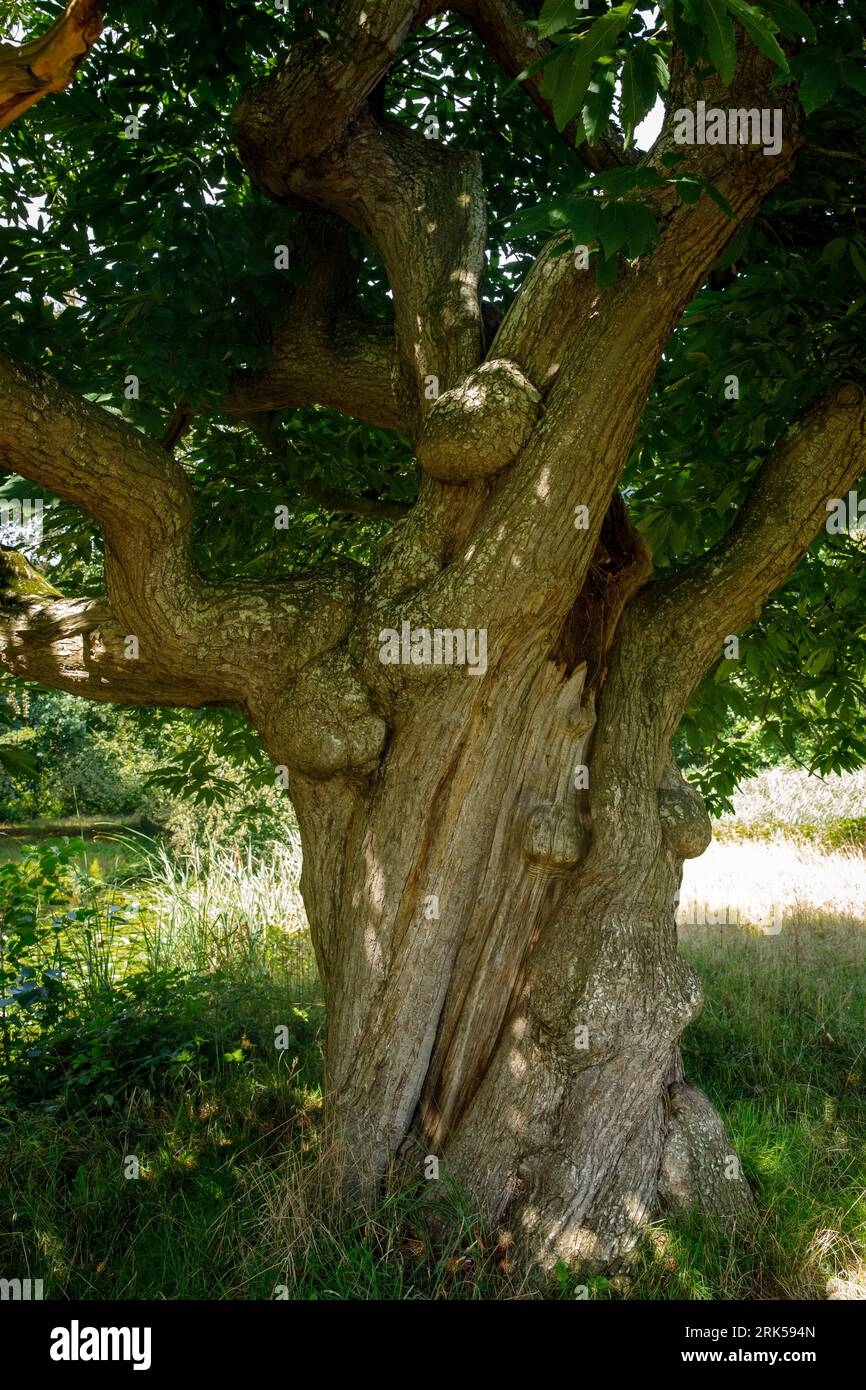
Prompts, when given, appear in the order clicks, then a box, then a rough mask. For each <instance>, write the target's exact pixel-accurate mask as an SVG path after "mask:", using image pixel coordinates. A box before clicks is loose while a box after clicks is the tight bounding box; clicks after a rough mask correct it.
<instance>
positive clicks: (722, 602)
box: [633, 382, 866, 703]
mask: <svg viewBox="0 0 866 1390" xmlns="http://www.w3.org/2000/svg"><path fill="white" fill-rule="evenodd" d="M864 473H866V392H864V390H863V388H862V387H861V386H859V385H857V384H855V383H853V382H846V383H844V384H843V385H840V386H839V387H837V388H836V389H835V390H833V391H830V392H828V393H826V394H824V395H822V396H819V397H818V398H817V399H816V400H815V401H813V403H812V405H811V406H810V407H809V409H808V411H807V412H806V414H805V415H804V417H803V419H802V420H801V421H799V422H798V423H797V424H796V425H794V426H793V427H792V428H791V429H790V430H789V431H788V433H787V434H786V435H785V436H784V438H783V439H782V440H780V442H779V443H778V444H777V445H776V447H775V448H774V449H773V450H772V452H771V453H770V454H769V455H768V457H767V459H766V461H765V462H764V464H763V466H762V468H761V470H760V472H759V473H758V476H757V478H756V479H755V482H754V483H753V485H752V488H751V491H750V492H749V495H748V498H747V500H746V502H745V504H744V506H743V508H742V511H741V512H740V514H739V516H738V517H737V519H736V521H735V522H734V525H733V526H732V527H731V529H730V531H729V532H728V533H727V535H725V536H723V537H722V539H721V540H720V541H719V542H718V544H717V545H715V546H713V548H712V549H711V550H709V551H708V552H707V554H706V555H704V556H703V557H702V558H701V559H700V560H697V561H695V563H694V564H692V565H690V566H689V567H688V568H687V569H686V570H684V571H683V572H682V573H681V574H679V575H676V576H675V577H674V578H672V579H668V580H665V581H663V582H661V583H657V584H653V585H651V586H650V587H649V588H648V589H647V590H646V591H645V592H644V594H642V595H641V596H640V597H639V599H638V600H637V601H636V604H635V616H634V619H633V622H634V623H635V624H637V627H638V628H639V629H640V633H641V641H640V648H641V651H642V652H643V653H644V654H645V655H644V657H642V658H640V659H641V660H645V656H646V654H649V653H652V654H653V655H652V658H651V659H652V660H654V661H655V660H660V661H661V662H662V663H663V665H664V667H665V668H669V673H668V678H667V681H666V688H667V689H668V691H669V692H670V694H671V696H672V697H673V698H674V699H675V700H677V699H678V700H680V701H681V702H682V703H684V702H685V699H686V698H687V696H688V695H689V694H690V693H691V690H692V688H693V687H694V686H695V685H696V684H697V682H698V680H699V679H700V678H701V676H702V675H703V674H704V673H705V671H707V670H708V669H709V667H710V666H711V665H712V664H713V662H714V661H715V659H716V657H717V656H718V653H719V650H720V648H721V645H722V642H723V641H724V639H725V638H726V637H727V636H729V635H731V634H734V633H737V632H739V631H740V630H741V629H742V628H743V627H745V626H746V625H747V624H748V623H750V622H752V621H754V619H755V618H757V617H758V616H759V614H760V612H761V609H762V608H763V606H764V604H765V603H766V602H767V600H768V599H769V598H770V596H771V595H772V594H773V593H774V592H775V591H776V589H778V588H779V586H780V585H781V584H782V583H783V582H784V580H785V579H786V578H787V577H788V575H789V574H790V573H791V572H792V571H793V569H794V568H795V566H796V565H797V564H798V563H799V561H800V560H801V559H802V557H803V555H804V554H805V552H806V550H807V549H808V547H809V546H810V545H811V543H812V541H813V540H814V539H815V537H816V535H818V534H819V532H820V530H821V527H822V525H823V524H824V523H825V522H826V520H827V503H828V502H829V501H830V500H831V499H834V498H842V499H844V498H846V496H847V493H848V490H849V488H852V487H853V486H854V484H855V483H856V482H857V481H858V479H859V478H861V477H862V476H863V474H864Z"/></svg>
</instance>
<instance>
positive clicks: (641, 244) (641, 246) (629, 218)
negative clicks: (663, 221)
mask: <svg viewBox="0 0 866 1390" xmlns="http://www.w3.org/2000/svg"><path fill="white" fill-rule="evenodd" d="M623 206H624V209H625V216H626V224H627V227H628V235H627V239H626V246H627V248H628V254H629V255H630V256H631V257H635V256H642V255H644V254H645V253H646V252H647V251H649V250H651V249H652V247H653V246H654V245H655V244H656V242H657V241H658V239H659V228H658V223H657V222H656V220H655V218H654V217H653V215H652V213H651V212H650V210H649V208H648V207H646V206H645V204H644V203H624V204H623Z"/></svg>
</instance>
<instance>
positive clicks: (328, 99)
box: [234, 0, 485, 433]
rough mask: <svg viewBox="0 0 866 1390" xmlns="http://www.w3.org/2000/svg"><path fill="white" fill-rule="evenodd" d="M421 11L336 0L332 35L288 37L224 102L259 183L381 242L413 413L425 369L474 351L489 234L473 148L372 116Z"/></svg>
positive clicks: (472, 358)
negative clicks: (286, 46) (282, 56)
mask: <svg viewBox="0 0 866 1390" xmlns="http://www.w3.org/2000/svg"><path fill="white" fill-rule="evenodd" d="M421 15H422V8H421V6H420V5H419V4H417V3H414V4H407V3H406V2H405V0H382V3H380V4H377V5H374V6H373V5H362V4H360V3H358V0H343V2H342V3H340V4H338V5H337V6H336V7H335V11H334V25H335V42H333V43H330V42H327V41H325V40H323V39H319V38H316V39H310V40H308V41H306V42H305V43H303V44H299V45H297V47H295V48H293V49H291V50H290V52H289V55H288V57H287V59H286V62H285V64H284V65H283V66H282V67H281V68H280V69H279V71H278V72H276V73H275V74H274V75H273V76H272V77H269V78H267V79H266V80H265V81H263V82H259V83H256V84H255V85H254V86H253V87H251V88H250V89H249V90H248V91H247V92H246V93H245V94H244V96H243V97H242V99H241V101H240V102H239V104H238V107H237V109H236V111H235V113H234V119H235V132H236V139H237V144H238V149H239V151H240V154H241V158H242V159H243V161H244V164H245V165H246V168H247V170H248V172H249V174H250V177H251V178H252V180H253V182H254V183H255V184H256V186H257V187H258V188H260V189H261V190H262V192H264V193H265V194H266V195H267V196H268V197H270V198H272V199H273V200H274V201H275V202H283V203H288V204H291V205H295V206H302V207H308V208H319V209H322V210H325V211H328V212H333V213H336V214H338V215H339V216H340V217H342V218H344V219H345V220H346V221H347V222H349V223H350V225H352V226H353V227H355V228H356V229H358V230H359V231H361V232H363V233H364V235H365V236H368V237H369V238H370V240H371V241H372V242H373V243H374V245H375V246H376V247H377V249H378V250H379V253H380V254H381V256H382V260H383V262H384V265H385V269H386V272H387V275H388V279H389V282H390V285H391V289H392V292H393V297H394V314H395V331H396V341H397V350H398V353H399V357H400V362H401V365H402V369H403V370H404V371H405V372H407V373H408V374H409V377H410V379H411V380H412V382H413V383H414V388H415V399H414V407H415V414H416V419H417V418H420V415H421V413H422V412H423V410H424V408H425V405H426V402H427V401H429V400H430V399H431V398H432V392H431V389H429V381H428V379H429V378H435V379H436V382H437V383H438V388H439V389H441V390H445V389H447V388H448V387H451V386H454V385H456V384H457V383H458V382H459V381H461V380H462V378H463V377H464V376H465V375H466V373H467V372H469V371H470V370H471V369H472V368H473V367H474V366H476V365H477V363H478V360H479V358H480V355H481V342H482V323H481V306H480V298H479V285H480V281H481V275H482V271H483V265H484V239H485V211H484V200H483V194H482V186H481V169H480V160H479V158H478V156H477V155H474V154H467V153H463V152H461V151H458V150H454V149H450V148H443V147H442V146H441V145H440V144H439V142H438V141H436V140H426V139H425V138H424V137H423V135H422V134H421V133H419V132H413V131H411V130H409V129H407V128H406V127H405V126H401V125H398V124H395V123H392V122H380V121H378V120H377V119H376V118H375V116H374V115H373V114H372V112H371V110H370V107H369V104H368V102H367V98H368V96H369V94H370V92H371V91H372V90H373V88H374V87H375V86H376V85H377V84H378V83H379V82H380V81H381V80H382V78H383V77H384V76H385V74H386V73H387V71H388V68H389V66H390V64H391V63H392V61H393V59H394V56H395V54H396V52H397V50H398V49H399V47H400V44H401V42H402V41H403V38H404V37H405V35H406V33H407V32H408V30H409V28H410V27H411V25H412V24H413V23H415V22H417V21H418V20H419V19H420V17H421ZM434 389H435V388H434ZM408 428H409V430H410V433H414V429H413V428H412V422H410V424H409V426H408Z"/></svg>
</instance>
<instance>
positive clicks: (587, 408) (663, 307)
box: [440, 42, 801, 624]
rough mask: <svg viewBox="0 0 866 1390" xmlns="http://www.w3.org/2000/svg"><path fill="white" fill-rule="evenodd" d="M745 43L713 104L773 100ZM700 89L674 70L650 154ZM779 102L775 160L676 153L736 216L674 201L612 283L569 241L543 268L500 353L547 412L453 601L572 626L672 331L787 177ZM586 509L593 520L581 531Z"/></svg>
mask: <svg viewBox="0 0 866 1390" xmlns="http://www.w3.org/2000/svg"><path fill="white" fill-rule="evenodd" d="M740 48H741V52H740V61H739V66H738V70H737V77H736V80H735V82H734V83H733V84H732V86H731V88H730V89H726V88H721V87H720V84H719V83H718V82H717V81H716V80H715V79H714V80H713V81H712V82H708V83H707V84H706V87H705V92H704V95H705V98H706V100H707V101H708V103H710V102H713V101H717V102H718V104H719V105H723V106H724V107H725V108H728V107H737V108H740V107H746V108H748V107H753V106H757V107H761V106H763V104H764V102H765V100H766V88H767V84H768V81H769V78H770V76H771V74H772V70H773V69H772V65H771V64H770V61H769V59H766V58H765V57H764V56H763V55H762V54H760V53H759V52H758V51H757V49H755V48H754V47H753V46H752V45H751V44H748V43H745V42H743V43H741V45H740ZM693 95H694V91H693V87H692V85H691V79H690V78H689V77H688V74H687V72H686V70H685V69H684V68H683V67H682V66H676V67H675V72H674V77H673V79H672V101H671V109H670V111H669V114H668V120H667V123H666V126H665V129H664V130H663V133H662V136H661V138H660V141H659V143H658V145H657V147H656V149H655V150H654V152H653V155H652V159H653V160H658V159H659V158H660V156H661V154H662V153H663V152H664V151H665V150H667V149H670V148H671V146H672V144H673V134H672V131H673V124H674V112H675V110H676V109H678V106H679V105H680V104H685V103H686V100H687V98H689V97H690V96H693ZM776 99H777V100H778V102H779V108H780V109H781V111H782V122H783V136H784V138H783V142H782V146H781V150H780V152H779V154H778V155H776V156H774V157H767V156H765V155H764V154H763V151H762V149H761V148H757V147H755V146H740V145H734V146H731V145H695V146H691V147H688V146H686V147H683V146H678V147H677V148H678V149H679V150H680V152H685V153H687V161H686V167H687V169H688V171H689V172H691V173H694V174H696V175H698V176H700V177H702V178H706V179H710V180H711V181H712V182H714V183H715V184H716V186H717V187H718V188H719V189H720V190H721V192H722V193H723V194H724V195H725V197H726V198H727V200H728V202H729V203H730V205H731V208H732V210H733V213H734V217H733V219H732V218H730V217H728V216H727V215H726V213H725V212H724V211H723V210H722V209H721V208H720V207H718V206H717V205H716V203H715V202H713V201H711V200H710V198H709V197H707V196H704V197H702V198H701V199H700V201H699V202H698V203H697V204H695V205H688V206H687V205H684V204H682V203H679V202H676V203H675V204H674V205H673V206H670V207H669V208H668V210H667V211H664V209H663V230H662V235H661V240H660V243H659V245H658V247H657V249H656V250H655V252H654V253H653V254H652V255H646V256H643V257H641V258H640V259H639V260H637V261H635V262H633V263H632V264H630V265H628V266H626V267H625V268H624V269H622V270H621V272H620V275H619V279H618V281H617V283H616V284H615V285H614V286H613V287H612V288H611V289H609V290H600V289H599V288H598V287H597V286H596V284H595V283H594V277H593V276H592V274H591V273H588V272H587V271H585V270H581V269H578V268H576V267H575V264H574V260H573V258H572V257H571V256H570V255H568V254H565V255H558V254H557V251H559V250H561V249H562V246H561V242H562V239H561V238H559V239H557V241H555V242H554V243H552V244H551V245H550V246H549V247H548V248H547V250H546V251H545V252H544V253H543V254H542V256H541V257H540V258H539V260H538V262H537V263H536V265H535V266H534V267H533V269H532V271H531V272H530V275H529V276H528V278H527V280H526V282H525V284H524V286H523V287H522V289H521V291H520V293H519V294H518V296H517V298H516V300H515V302H514V304H513V305H512V307H511V308H510V310H509V313H508V314H507V315H506V317H505V319H504V321H503V324H502V326H501V328H500V330H499V332H498V334H497V336H496V339H495V341H494V343H493V345H492V347H491V349H490V353H489V358H490V359H491V360H508V361H510V362H513V363H515V364H516V365H517V367H518V368H519V369H520V370H521V371H522V372H523V374H524V375H525V377H526V378H527V379H528V380H529V382H531V383H532V385H533V386H534V387H535V388H536V389H537V390H539V391H540V392H541V393H542V396H543V398H544V406H545V409H544V415H543V417H542V419H541V421H540V423H539V425H538V427H537V428H536V429H535V430H534V431H533V432H532V434H531V435H530V437H529V440H528V442H527V444H526V447H525V448H524V449H523V451H522V453H521V454H520V456H519V457H518V458H517V460H516V461H515V463H514V465H513V467H512V468H511V470H510V472H509V473H507V474H506V475H504V478H503V480H502V483H501V485H500V487H499V488H498V490H497V491H496V492H495V493H494V496H493V498H492V500H491V503H490V505H489V506H488V507H487V508H486V509H485V511H484V512H483V513H482V516H481V518H480V521H479V523H478V525H477V527H476V529H475V530H474V532H473V533H472V534H471V535H470V538H469V544H468V546H467V548H466V551H465V554H464V558H463V564H462V565H461V566H460V567H459V570H458V569H455V571H454V572H452V573H449V574H447V575H445V576H443V578H442V580H441V583H440V588H441V591H442V599H443V602H444V603H445V605H446V608H447V607H449V606H451V605H453V604H454V602H455V600H459V597H460V595H461V593H462V594H465V595H467V596H470V595H471V596H472V597H473V600H474V601H480V600H484V601H486V602H489V604H490V605H491V608H490V609H488V611H491V612H494V613H495V612H496V611H497V609H501V610H502V613H503V615H504V616H506V615H507V614H508V613H509V612H510V613H512V614H514V613H518V612H521V613H524V612H527V609H526V608H525V607H523V606H522V605H529V608H528V612H530V613H532V612H534V613H536V614H537V615H538V617H539V620H540V621H547V615H548V614H549V615H550V616H551V620H552V621H553V622H555V623H557V624H558V623H559V622H561V620H562V617H563V616H564V612H565V611H566V609H567V606H568V604H569V602H571V601H573V599H574V596H575V595H576V594H577V593H578V592H579V591H580V589H581V588H582V585H583V583H584V580H585V577H586V572H587V569H588V566H589V565H590V563H591V561H592V556H593V554H594V551H595V547H596V545H597V542H598V538H599V534H600V530H601V526H602V523H603V520H604V517H605V515H606V513H607V510H608V505H609V502H610V498H611V496H612V493H613V490H614V489H615V487H616V485H617V482H618V480H619V477H620V474H621V471H622V469H623V467H624V465H625V462H626V460H627V458H628V456H629V453H630V451H631V448H632V445H633V442H634V438H635V433H636V431H637V428H638V425H639V423H640V420H641V417H642V414H643V411H644V408H645V405H646V401H647V398H648V395H649V392H650V390H651V387H652V383H653V380H654V378H655V374H656V371H657V368H658V364H659V361H660V359H661V355H662V353H663V351H664V347H665V344H666V342H667V341H668V338H669V337H670V334H671V332H672V331H673V329H674V327H675V325H676V323H677V321H678V319H679V317H680V315H681V313H682V311H683V309H684V308H685V307H686V305H687V304H688V303H689V302H690V300H691V299H692V298H693V296H694V295H695V293H696V292H697V290H698V289H699V288H700V285H701V283H702V282H703V280H704V279H705V277H706V275H707V273H708V271H709V269H710V267H711V266H712V264H713V262H714V261H715V260H716V259H717V258H718V256H719V255H720V253H721V252H722V250H723V249H724V247H725V246H726V244H727V243H728V241H729V240H730V238H731V237H732V236H733V235H734V233H735V232H736V230H737V228H738V227H739V226H740V225H741V224H742V222H743V221H744V220H747V219H748V218H750V217H752V216H753V215H754V214H755V213H756V211H757V210H758V208H759V207H760V205H761V202H762V200H763V199H764V197H765V196H766V195H767V193H768V192H769V191H770V190H771V189H772V188H773V187H774V186H775V185H776V184H778V183H779V182H780V181H782V180H784V179H785V178H786V177H787V176H788V174H789V172H790V169H791V167H792V164H793V160H794V156H795V153H796V150H797V148H798V147H799V144H800V142H801V136H800V133H799V128H798V124H797V112H796V109H795V108H794V106H793V105H792V102H793V98H792V97H790V96H779V97H778V98H776ZM582 508H585V509H586V515H587V516H588V525H587V526H586V527H585V528H580V527H578V526H577V525H576V518H577V517H579V515H581V513H580V512H579V511H578V509H582ZM505 575H509V576H510V580H509V585H508V586H507V589H506V587H505V586H503V582H502V581H503V576H505ZM515 586H517V589H518V590H522V595H521V593H519V592H515ZM542 614H544V615H545V616H544V617H542Z"/></svg>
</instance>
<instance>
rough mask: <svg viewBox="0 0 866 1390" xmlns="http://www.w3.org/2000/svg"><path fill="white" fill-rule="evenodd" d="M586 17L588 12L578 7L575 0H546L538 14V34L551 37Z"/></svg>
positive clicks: (542, 36) (544, 37)
mask: <svg viewBox="0 0 866 1390" xmlns="http://www.w3.org/2000/svg"><path fill="white" fill-rule="evenodd" d="M586 18H587V15H586V12H585V11H584V10H579V9H578V8H577V5H576V4H575V0H544V4H543V5H542V7H541V14H540V15H539V16H538V36H539V38H541V39H549V38H550V36H551V34H558V33H559V31H560V29H566V28H567V27H568V25H570V24H576V23H577V22H578V20H580V19H586Z"/></svg>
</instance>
